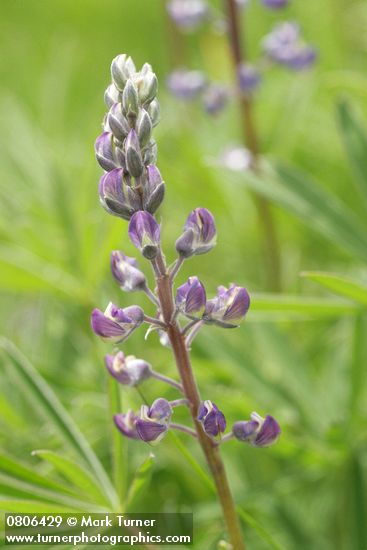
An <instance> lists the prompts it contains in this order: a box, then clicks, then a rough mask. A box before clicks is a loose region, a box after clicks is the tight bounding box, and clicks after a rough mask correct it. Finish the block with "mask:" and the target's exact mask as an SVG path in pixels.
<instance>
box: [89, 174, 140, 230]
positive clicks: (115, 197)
mask: <svg viewBox="0 0 367 550" xmlns="http://www.w3.org/2000/svg"><path fill="white" fill-rule="evenodd" d="M125 177H126V176H125V175H124V172H123V170H122V168H116V169H114V170H111V172H107V174H104V175H103V176H102V177H101V179H100V181H99V189H98V191H99V198H100V201H101V204H102V206H103V208H105V209H106V210H107V212H109V214H113V215H114V216H119V217H120V218H123V219H124V220H129V219H130V218H131V216H132V215H133V214H134V212H137V211H138V210H140V208H141V204H140V200H139V196H138V195H137V193H136V192H135V190H134V189H133V188H132V187H130V185H128V183H126V182H125Z"/></svg>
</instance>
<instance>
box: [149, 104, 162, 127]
mask: <svg viewBox="0 0 367 550" xmlns="http://www.w3.org/2000/svg"><path fill="white" fill-rule="evenodd" d="M147 110H148V114H149V116H150V120H151V121H152V126H153V128H154V127H155V126H157V124H158V122H159V120H160V108H159V102H158V99H153V101H152V102H151V103H150V105H149V107H148V109H147Z"/></svg>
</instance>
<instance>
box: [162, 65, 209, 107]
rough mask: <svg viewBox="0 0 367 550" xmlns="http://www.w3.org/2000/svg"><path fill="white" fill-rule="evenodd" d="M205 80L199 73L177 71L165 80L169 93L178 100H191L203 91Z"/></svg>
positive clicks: (184, 70) (183, 70)
mask: <svg viewBox="0 0 367 550" xmlns="http://www.w3.org/2000/svg"><path fill="white" fill-rule="evenodd" d="M205 83H206V78H205V76H204V74H203V73H202V72H200V71H188V70H186V69H177V70H176V71H173V72H172V73H171V74H170V75H169V76H168V78H167V87H168V89H169V91H170V92H171V93H172V94H173V95H174V96H176V97H178V98H179V99H186V100H192V99H194V98H195V97H197V96H198V95H199V94H200V93H201V92H202V91H203V89H204V87H205Z"/></svg>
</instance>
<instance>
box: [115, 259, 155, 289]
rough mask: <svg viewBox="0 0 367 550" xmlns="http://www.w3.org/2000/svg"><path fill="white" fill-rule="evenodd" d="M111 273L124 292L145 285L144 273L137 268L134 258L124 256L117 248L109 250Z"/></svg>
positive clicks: (141, 287) (144, 286)
mask: <svg viewBox="0 0 367 550" xmlns="http://www.w3.org/2000/svg"><path fill="white" fill-rule="evenodd" d="M111 271H112V275H113V276H114V278H115V279H116V281H117V282H118V284H119V285H120V288H121V289H122V290H124V291H125V292H133V291H134V290H144V289H145V288H146V285H147V281H146V278H145V275H144V273H143V272H142V271H140V269H138V263H137V261H136V260H135V258H129V256H125V254H123V253H122V252H120V251H119V250H114V251H113V252H111Z"/></svg>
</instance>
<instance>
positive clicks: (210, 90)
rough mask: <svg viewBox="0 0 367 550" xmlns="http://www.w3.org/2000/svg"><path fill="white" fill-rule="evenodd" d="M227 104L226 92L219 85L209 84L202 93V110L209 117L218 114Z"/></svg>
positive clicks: (224, 88)
mask: <svg viewBox="0 0 367 550" xmlns="http://www.w3.org/2000/svg"><path fill="white" fill-rule="evenodd" d="M227 103H228V90H227V88H226V87H225V86H222V85H221V84H210V86H208V87H207V89H206V90H205V92H204V95H203V104H204V109H205V110H206V112H207V113H209V114H210V115H216V114H217V113H220V111H222V110H223V109H224V108H225V106H226V105H227Z"/></svg>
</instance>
